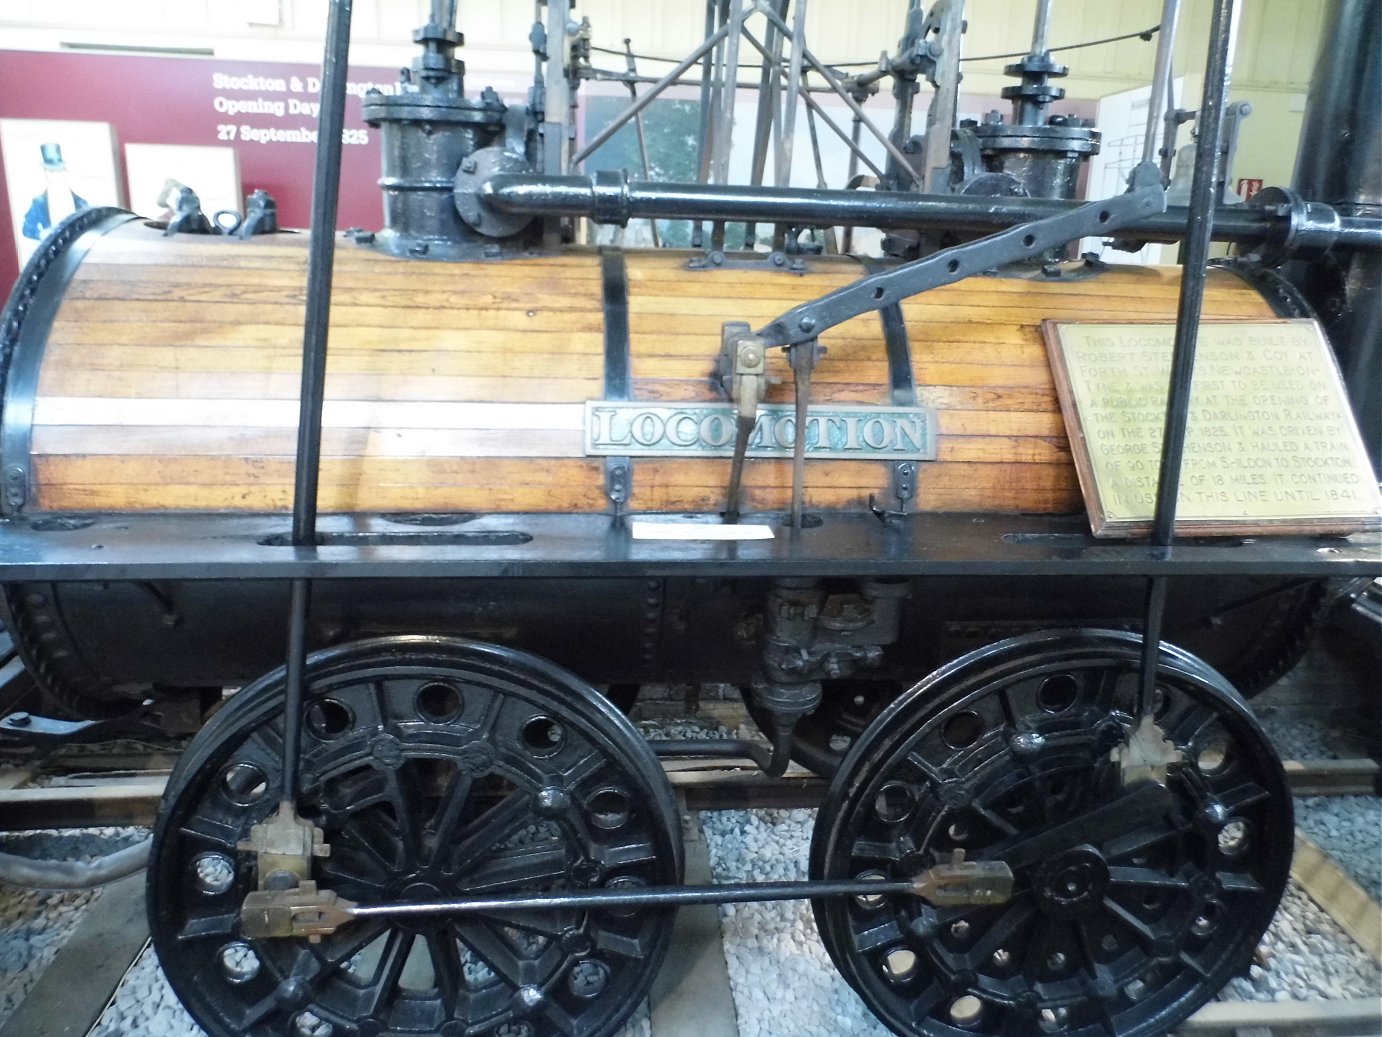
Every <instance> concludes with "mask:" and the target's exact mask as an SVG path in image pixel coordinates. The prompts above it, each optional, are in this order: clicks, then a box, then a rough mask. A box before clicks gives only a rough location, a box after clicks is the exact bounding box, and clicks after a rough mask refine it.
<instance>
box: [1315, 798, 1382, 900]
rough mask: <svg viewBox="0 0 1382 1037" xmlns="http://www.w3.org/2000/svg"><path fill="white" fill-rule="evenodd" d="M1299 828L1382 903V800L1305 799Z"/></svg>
mask: <svg viewBox="0 0 1382 1037" xmlns="http://www.w3.org/2000/svg"><path fill="white" fill-rule="evenodd" d="M1296 826H1297V827H1298V828H1300V829H1301V831H1303V832H1304V833H1305V834H1306V835H1308V836H1309V837H1310V838H1311V839H1313V840H1314V841H1315V842H1316V843H1318V844H1319V846H1320V849H1322V850H1324V852H1325V853H1327V854H1329V856H1330V857H1332V858H1333V859H1334V861H1335V862H1336V863H1337V864H1338V865H1339V867H1341V868H1343V869H1344V871H1346V872H1348V873H1349V874H1350V875H1352V876H1353V880H1354V881H1355V882H1357V883H1358V885H1360V886H1362V887H1363V888H1364V889H1365V890H1367V891H1368V894H1369V895H1370V896H1371V897H1372V898H1373V899H1374V900H1379V901H1382V797H1379V796H1302V797H1301V798H1299V799H1297V800H1296Z"/></svg>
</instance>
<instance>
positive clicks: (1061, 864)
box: [1033, 844, 1109, 918]
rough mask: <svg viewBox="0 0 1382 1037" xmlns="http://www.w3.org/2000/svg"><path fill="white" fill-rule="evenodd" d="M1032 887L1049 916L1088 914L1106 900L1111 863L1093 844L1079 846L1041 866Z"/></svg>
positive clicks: (1062, 916)
mask: <svg viewBox="0 0 1382 1037" xmlns="http://www.w3.org/2000/svg"><path fill="white" fill-rule="evenodd" d="M1033 886H1034V887H1035V889H1036V892H1037V897H1038V900H1039V902H1040V904H1041V909H1042V910H1043V911H1045V912H1046V913H1047V914H1048V915H1052V916H1054V917H1059V918H1068V917H1072V916H1074V915H1077V914H1087V913H1089V912H1090V911H1093V910H1095V909H1096V908H1098V907H1099V906H1100V905H1101V904H1102V903H1103V899H1104V894H1105V893H1106V892H1107V891H1108V887H1109V871H1108V865H1107V864H1106V863H1105V862H1104V858H1103V855H1102V854H1101V853H1099V851H1098V850H1096V849H1095V848H1094V847H1093V846H1090V845H1088V844H1085V845H1083V846H1077V847H1075V848H1074V849H1073V850H1068V851H1066V852H1065V853H1063V854H1061V855H1060V856H1059V857H1057V858H1056V859H1055V860H1053V861H1051V862H1050V863H1049V864H1047V865H1045V866H1044V867H1043V868H1041V870H1040V872H1039V874H1038V875H1037V876H1036V878H1035V880H1034V881H1033Z"/></svg>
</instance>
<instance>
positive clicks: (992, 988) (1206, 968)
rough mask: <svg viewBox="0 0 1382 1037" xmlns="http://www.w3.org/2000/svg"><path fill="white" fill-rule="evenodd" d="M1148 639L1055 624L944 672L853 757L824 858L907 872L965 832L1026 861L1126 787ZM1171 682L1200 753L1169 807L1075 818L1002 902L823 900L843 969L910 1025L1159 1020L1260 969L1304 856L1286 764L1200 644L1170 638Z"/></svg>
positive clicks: (1178, 732)
mask: <svg viewBox="0 0 1382 1037" xmlns="http://www.w3.org/2000/svg"><path fill="white" fill-rule="evenodd" d="M1139 655H1140V642H1139V640H1138V639H1137V638H1136V637H1134V636H1132V635H1126V634H1121V633H1114V632H1100V631H1080V632H1074V633H1053V634H1038V635H1029V636H1026V637H1021V638H1014V639H1012V640H1010V641H1006V642H1002V643H1000V644H998V645H994V646H991V647H990V648H987V649H984V650H982V651H980V652H975V653H972V654H970V655H968V656H965V657H963V658H961V659H959V660H957V661H955V662H954V663H951V664H949V665H948V666H946V667H944V668H942V669H941V670H939V671H937V673H936V674H933V675H932V676H931V677H929V678H927V679H926V680H925V681H923V682H922V683H921V684H920V685H918V686H917V687H916V688H914V689H913V690H912V691H910V692H908V693H907V694H906V695H905V696H903V698H902V699H900V700H899V701H898V702H897V703H895V704H894V705H893V706H892V707H890V708H889V709H888V710H887V711H886V712H885V713H884V714H883V715H882V716H880V717H879V719H878V720H877V721H876V722H875V723H874V724H873V725H872V726H871V727H870V728H869V730H868V731H867V732H866V733H865V734H864V736H863V737H862V738H861V739H860V740H859V741H858V743H856V745H855V747H854V749H853V750H852V751H851V753H850V754H849V756H848V757H847V758H846V760H845V763H844V765H843V767H842V768H841V770H840V772H839V773H838V774H837V775H836V777H835V780H834V782H833V783H832V786H831V790H830V793H829V795H828V796H827V799H826V803H825V805H824V807H823V808H822V810H821V815H820V817H821V820H820V822H819V823H818V825H817V829H816V832H815V835H814V839H813V845H812V875H813V877H817V878H830V879H834V878H846V877H861V876H870V877H872V876H878V877H884V878H903V877H911V876H914V875H915V874H917V873H918V872H920V871H922V870H923V869H925V868H927V867H930V866H931V865H933V864H936V863H938V862H941V861H948V860H949V859H950V857H951V854H952V852H953V851H954V850H956V849H963V850H965V851H966V853H967V854H968V855H969V857H970V858H971V859H982V858H984V857H985V856H993V857H997V858H1003V857H1007V856H1008V855H1009V854H1010V853H1011V855H1012V856H1013V857H1014V859H1020V858H1021V854H1022V850H1021V845H1022V843H1023V841H1024V840H1030V837H1031V836H1033V835H1035V834H1036V833H1038V832H1043V831H1047V830H1050V829H1052V828H1053V827H1056V826H1060V825H1063V824H1064V823H1065V822H1068V821H1072V820H1074V819H1077V818H1079V817H1081V816H1083V815H1086V814H1088V813H1089V812H1090V811H1091V810H1093V809H1094V808H1095V807H1096V806H1105V805H1107V804H1110V803H1117V802H1121V800H1119V799H1118V797H1119V795H1120V791H1119V788H1118V784H1119V779H1118V774H1117V765H1116V764H1115V763H1113V762H1112V761H1111V760H1110V759H1109V753H1110V750H1111V749H1112V748H1113V747H1114V746H1115V745H1117V744H1118V743H1119V742H1120V741H1121V740H1122V737H1123V732H1124V727H1125V725H1127V724H1130V723H1131V720H1132V718H1131V716H1130V714H1129V712H1128V711H1129V710H1130V709H1131V706H1132V701H1133V694H1134V691H1135V687H1136V682H1137V672H1138V663H1139ZM1158 689H1159V691H1158V696H1159V702H1160V706H1159V708H1158V715H1159V717H1160V723H1161V725H1162V727H1163V729H1164V731H1165V735H1166V738H1167V739H1168V740H1170V741H1172V742H1173V743H1175V745H1176V746H1177V747H1178V748H1179V749H1180V750H1181V751H1182V752H1183V753H1184V754H1185V758H1184V761H1183V762H1182V763H1179V764H1172V765H1171V767H1170V773H1169V776H1168V781H1167V787H1168V789H1169V790H1170V793H1171V799H1172V803H1171V805H1170V808H1169V810H1165V811H1162V813H1161V815H1160V816H1158V817H1156V818H1155V819H1151V820H1144V821H1141V822H1138V823H1136V824H1132V823H1129V827H1128V828H1127V830H1119V828H1120V825H1119V823H1118V822H1116V821H1110V823H1109V825H1105V826H1101V829H1100V830H1089V831H1085V832H1082V833H1079V834H1078V836H1077V835H1075V834H1070V835H1069V837H1068V838H1065V839H1063V840H1062V841H1061V845H1059V846H1058V847H1056V848H1055V849H1054V850H1051V851H1050V852H1044V853H1043V854H1042V855H1041V858H1040V859H1039V860H1033V861H1030V862H1026V863H1024V864H1020V865H1018V866H1015V867H1014V873H1015V879H1016V884H1015V889H1014V895H1013V898H1012V899H1011V900H1010V901H1009V902H1008V903H1007V904H1005V905H1002V906H996V907H983V908H954V909H933V908H931V907H929V906H926V905H924V904H923V903H922V902H920V901H918V900H916V899H914V898H867V900H859V899H855V900H850V901H843V900H835V901H818V902H815V903H814V905H813V906H814V909H815V914H816V919H817V922H818V924H819V926H820V930H821V934H822V938H823V939H824V941H825V944H826V947H827V949H828V950H829V951H830V954H831V957H832V958H833V959H834V961H835V964H836V966H837V967H838V968H839V970H840V971H841V973H842V974H843V975H844V976H845V978H846V979H847V980H848V981H849V983H850V984H851V985H852V986H853V987H854V988H855V990H856V991H858V993H859V994H860V996H861V997H862V998H863V999H864V1001H865V1002H866V1003H868V1005H869V1006H870V1008H872V1009H873V1011H874V1012H875V1013H876V1014H877V1015H878V1016H879V1017H880V1018H881V1019H882V1020H883V1021H884V1022H885V1023H887V1024H888V1025H889V1026H890V1027H891V1028H892V1029H893V1030H895V1031H896V1032H897V1033H901V1034H916V1035H927V1037H930V1035H940V1034H947V1035H953V1034H956V1033H966V1032H969V1033H983V1034H1014V1033H1021V1034H1040V1033H1062V1034H1074V1035H1080V1037H1094V1035H1099V1037H1115V1035H1116V1037H1151V1035H1153V1034H1164V1033H1166V1032H1168V1031H1169V1030H1170V1029H1172V1028H1174V1026H1175V1025H1177V1024H1178V1023H1179V1022H1180V1021H1181V1020H1183V1019H1184V1018H1186V1017H1187V1016H1188V1015H1190V1014H1191V1013H1192V1012H1193V1011H1194V1010H1195V1009H1196V1008H1197V1007H1199V1006H1200V1005H1201V1004H1203V1003H1204V1002H1205V1001H1207V1000H1209V999H1210V998H1211V997H1212V996H1213V995H1214V994H1216V993H1217V992H1218V990H1219V989H1220V987H1222V985H1223V984H1224V983H1225V982H1226V981H1227V980H1228V979H1229V978H1230V977H1231V976H1232V975H1234V974H1237V973H1238V972H1241V971H1242V970H1243V969H1244V968H1246V966H1247V964H1248V961H1249V959H1250V955H1251V953H1252V951H1253V948H1254V947H1255V946H1256V944H1257V941H1258V940H1259V939H1260V937H1261V934H1262V933H1263V932H1264V931H1265V929H1266V927H1267V925H1268V924H1269V923H1270V921H1271V918H1272V915H1273V913H1274V912H1275V909H1276V905H1277V903H1278V901H1279V900H1280V897H1281V893H1282V891H1283V890H1284V887H1285V883H1286V878H1287V875H1288V873H1289V868H1290V858H1291V847H1292V831H1293V828H1292V817H1291V805H1290V797H1289V793H1288V791H1287V789H1286V787H1285V782H1284V776H1283V774H1282V771H1281V766H1280V763H1279V761H1278V760H1277V758H1276V755H1275V753H1274V752H1273V750H1272V748H1271V746H1270V744H1269V743H1268V742H1267V740H1266V738H1265V737H1264V736H1263V734H1262V732H1261V730H1260V728H1258V726H1257V725H1256V723H1255V721H1254V720H1253V719H1252V717H1251V716H1250V715H1249V714H1248V712H1247V711H1246V709H1245V708H1244V706H1243V704H1242V701H1241V699H1240V698H1239V697H1238V696H1237V695H1236V694H1235V693H1234V692H1233V690H1232V689H1231V687H1229V686H1228V685H1227V684H1226V682H1224V681H1223V679H1222V678H1221V677H1219V676H1218V675H1217V674H1215V673H1214V672H1213V671H1212V670H1210V669H1209V668H1208V667H1207V666H1205V665H1204V664H1202V663H1200V662H1199V661H1198V660H1195V659H1193V658H1192V657H1189V656H1187V655H1185V654H1184V653H1181V652H1179V651H1176V650H1174V649H1163V651H1162V654H1161V664H1160V668H1159V680H1158ZM1106 817H1107V814H1106ZM1067 831H1073V830H1067ZM1027 845H1029V846H1031V845H1035V844H1033V843H1031V842H1030V841H1028V842H1027Z"/></svg>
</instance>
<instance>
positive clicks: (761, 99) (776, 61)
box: [744, 0, 790, 249]
mask: <svg viewBox="0 0 1382 1037" xmlns="http://www.w3.org/2000/svg"><path fill="white" fill-rule="evenodd" d="M774 2H775V3H776V4H777V10H778V13H779V14H781V13H783V12H785V11H786V10H787V4H788V3H789V2H790V0H774ZM764 38H765V39H766V40H767V44H768V50H769V52H770V54H771V57H770V56H768V55H764V57H763V70H762V72H761V73H760V74H759V77H758V113H757V120H756V122H755V124H754V128H753V168H752V169H751V170H750V172H749V181H750V183H752V184H753V186H754V187H761V186H762V184H763V174H764V173H765V172H766V171H767V168H768V148H769V146H770V145H772V144H773V133H774V131H776V132H777V133H778V137H777V139H778V140H780V139H781V123H780V116H779V114H778V110H777V100H778V97H780V96H781V94H782V90H781V88H780V86H779V82H780V80H779V77H778V75H777V71H778V68H779V67H780V66H781V64H782V44H783V36H782V33H781V32H780V31H779V30H778V28H777V26H776V25H773V24H772V23H771V22H769V23H768V32H767V35H766V36H765V37H764ZM756 231H757V227H756V226H755V224H754V223H753V222H752V221H750V222H749V223H747V224H745V226H744V248H746V249H751V248H753V245H754V238H755V234H756Z"/></svg>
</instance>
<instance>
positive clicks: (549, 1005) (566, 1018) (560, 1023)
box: [542, 997, 579, 1037]
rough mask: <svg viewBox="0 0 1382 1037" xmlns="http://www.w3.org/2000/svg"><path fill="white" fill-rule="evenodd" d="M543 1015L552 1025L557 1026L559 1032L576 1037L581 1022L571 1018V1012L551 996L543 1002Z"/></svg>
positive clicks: (569, 1036)
mask: <svg viewBox="0 0 1382 1037" xmlns="http://www.w3.org/2000/svg"><path fill="white" fill-rule="evenodd" d="M542 1015H543V1018H545V1019H546V1020H547V1021H548V1022H549V1023H551V1024H552V1026H554V1027H556V1031H557V1033H563V1034H567V1035H568V1037H574V1035H575V1034H576V1033H577V1032H578V1030H579V1024H578V1023H577V1022H576V1020H574V1019H572V1018H571V1014H570V1013H569V1012H567V1010H566V1009H565V1008H562V1006H561V1005H559V1004H557V1002H556V1001H554V1000H553V999H552V998H550V997H549V998H547V1000H545V1001H543V1002H542Z"/></svg>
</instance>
